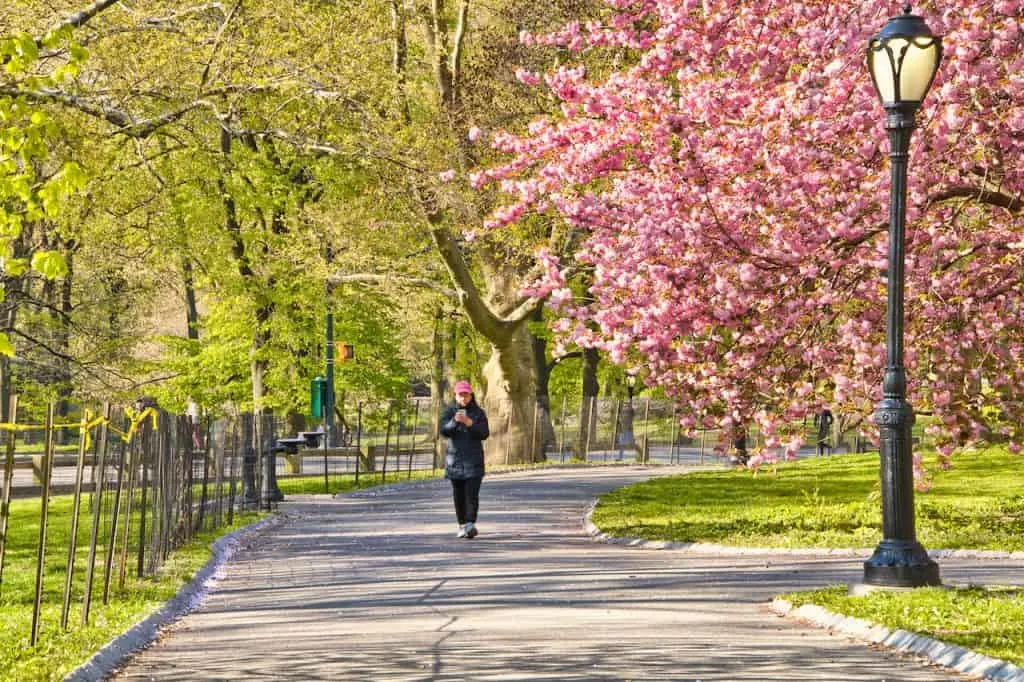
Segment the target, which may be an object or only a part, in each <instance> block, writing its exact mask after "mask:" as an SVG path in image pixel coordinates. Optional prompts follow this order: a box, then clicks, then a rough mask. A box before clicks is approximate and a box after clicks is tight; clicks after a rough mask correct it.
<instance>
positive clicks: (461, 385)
mask: <svg viewBox="0 0 1024 682" xmlns="http://www.w3.org/2000/svg"><path fill="white" fill-rule="evenodd" d="M455 392H456V393H472V392H473V387H472V386H470V385H469V382H468V381H466V380H465V379H463V380H462V381H456V382H455Z"/></svg>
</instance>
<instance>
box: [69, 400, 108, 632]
mask: <svg viewBox="0 0 1024 682" xmlns="http://www.w3.org/2000/svg"><path fill="white" fill-rule="evenodd" d="M110 416H111V407H110V403H106V404H104V405H103V423H102V424H101V425H100V433H99V448H97V452H98V454H97V456H96V469H94V471H98V472H99V476H93V508H92V530H91V532H90V533H89V558H88V559H87V562H88V563H87V564H86V566H85V594H84V595H83V596H82V625H83V626H84V625H88V624H89V608H90V607H91V606H92V578H93V574H94V573H95V571H96V543H97V541H98V540H99V536H100V516H101V514H102V511H103V482H104V474H105V473H106V468H107V448H108V447H109V444H110V442H109V439H110V426H109V424H110ZM81 438H82V440H85V432H84V430H83V433H82V435H81ZM72 525H73V526H75V525H77V524H72ZM71 544H72V547H73V546H74V538H72V540H71ZM68 563H69V564H70V566H74V561H70V562H68ZM70 573H71V570H70V569H69V571H68V578H67V585H68V587H70V586H71V575H70ZM68 592H69V595H70V589H69V590H68Z"/></svg>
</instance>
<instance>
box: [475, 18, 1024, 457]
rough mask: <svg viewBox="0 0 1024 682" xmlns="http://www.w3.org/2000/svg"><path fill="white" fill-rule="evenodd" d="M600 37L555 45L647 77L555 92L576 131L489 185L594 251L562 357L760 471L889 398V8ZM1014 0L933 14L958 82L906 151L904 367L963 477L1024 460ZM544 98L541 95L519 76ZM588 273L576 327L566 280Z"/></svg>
mask: <svg viewBox="0 0 1024 682" xmlns="http://www.w3.org/2000/svg"><path fill="white" fill-rule="evenodd" d="M608 4H609V5H611V6H612V8H615V9H616V10H617V11H616V12H615V13H612V14H611V16H609V17H608V18H607V19H606V20H605V21H604V23H602V24H600V25H598V24H585V25H580V24H578V23H574V24H571V25H569V26H567V27H565V28H564V29H563V30H562V31H559V32H557V33H555V34H552V35H550V36H524V37H525V38H526V40H528V41H532V42H535V43H544V44H560V45H566V46H568V47H570V48H571V49H575V50H584V49H598V48H608V47H611V48H615V49H621V48H628V49H629V50H634V51H636V59H634V60H631V61H630V63H631V64H632V66H630V67H629V68H625V69H623V70H620V71H617V72H614V73H611V74H610V75H607V76H606V77H603V78H591V77H590V76H589V75H588V73H587V71H586V69H585V68H584V67H583V66H582V65H576V66H573V65H569V66H562V67H560V68H559V69H558V70H556V71H554V72H552V73H549V74H547V75H546V76H545V77H544V79H543V80H544V82H545V83H546V85H547V87H548V88H549V89H550V90H551V92H552V93H553V94H554V96H556V97H557V98H559V99H560V100H561V102H562V109H561V112H562V115H561V116H559V117H553V118H550V119H547V118H545V119H538V120H537V121H535V122H533V123H532V124H531V125H530V127H529V129H528V130H527V131H526V132H525V133H524V134H522V135H516V134H510V133H500V134H497V135H495V136H494V137H493V138H492V139H493V146H494V147H495V148H496V149H498V150H500V151H504V152H506V153H507V154H509V160H508V162H507V163H506V164H504V165H502V166H499V167H496V168H491V169H489V170H487V171H485V172H483V173H480V174H478V175H477V176H476V177H475V178H474V183H475V184H476V185H477V186H482V185H485V184H487V183H497V184H498V185H499V186H500V188H501V189H502V190H504V191H505V192H506V193H507V195H508V197H509V199H508V203H507V204H505V205H504V206H502V207H500V208H499V209H498V210H497V211H496V212H495V213H494V215H492V216H491V220H490V221H489V222H488V227H489V228H490V229H500V228H502V227H504V226H508V225H510V224H512V223H515V222H516V221H518V220H520V219H521V218H522V217H523V216H524V215H526V214H528V213H533V212H537V211H544V210H547V211H548V212H551V213H553V214H555V215H557V216H559V217H560V218H561V219H562V220H564V221H565V222H566V224H568V225H569V226H572V227H573V228H575V229H577V230H579V231H581V232H582V234H583V238H582V239H581V242H580V244H581V246H580V248H579V249H578V250H577V251H576V252H575V254H574V256H573V259H574V261H575V262H558V261H555V260H553V259H552V258H551V257H550V256H545V258H546V259H547V261H546V263H545V265H546V267H545V272H546V275H545V276H544V277H543V278H542V279H541V280H540V281H538V282H536V283H535V285H534V286H532V287H531V293H532V294H534V295H538V296H539V295H548V294H553V296H552V301H551V302H552V304H553V305H555V306H557V309H558V310H559V311H560V312H561V314H562V315H563V316H564V319H563V321H562V322H561V323H559V324H558V325H556V331H557V332H558V334H559V339H558V341H559V343H560V344H561V345H562V347H566V346H567V345H569V344H579V345H591V346H596V347H599V348H601V349H603V350H604V351H606V352H608V353H609V355H610V357H611V358H613V359H614V360H615V361H617V362H623V363H626V364H629V365H630V366H632V367H634V368H638V367H643V368H644V372H645V373H646V374H647V379H646V380H647V381H648V383H650V384H656V385H659V386H662V387H663V388H664V389H665V390H666V392H667V393H668V394H669V395H671V396H672V397H673V398H674V399H675V400H677V401H678V402H679V404H680V406H681V408H682V411H683V412H684V413H685V415H686V416H684V417H683V420H682V421H683V425H684V426H686V427H687V428H695V427H696V426H697V425H711V424H714V425H724V426H726V427H727V428H732V429H739V428H741V427H743V426H749V425H753V424H756V425H758V426H759V427H760V429H761V432H762V433H763V434H764V435H765V442H766V445H767V448H766V449H765V450H764V452H760V453H758V461H759V462H771V461H774V459H775V458H776V457H778V456H779V455H780V454H782V455H789V456H791V455H792V454H793V453H794V452H795V450H796V448H797V447H798V446H799V444H800V434H799V432H798V431H797V430H796V429H795V428H794V426H793V425H794V424H800V423H801V422H802V420H803V418H804V416H805V415H807V414H810V413H813V412H814V411H815V410H817V409H818V408H820V406H822V405H825V404H827V405H828V406H829V407H830V408H831V409H832V411H833V412H836V413H842V414H845V415H853V416H859V417H861V418H862V420H863V421H861V428H862V429H863V430H864V432H865V433H866V434H867V435H869V436H872V437H875V436H876V432H875V431H874V427H873V425H872V424H871V423H870V415H871V413H872V412H873V405H874V403H875V402H876V401H877V399H878V398H879V397H880V384H881V376H882V366H883V364H884V356H885V352H884V348H885V295H886V294H885V292H886V282H885V278H884V276H885V269H886V265H887V254H888V246H887V240H888V236H887V234H888V233H887V228H888V205H889V191H890V178H889V162H888V158H887V153H888V143H887V141H886V137H885V131H884V130H883V120H884V115H883V112H882V109H881V106H880V105H879V103H878V99H877V96H876V95H875V93H874V90H873V88H872V85H871V82H870V77H869V76H868V73H867V70H866V67H865V64H864V52H865V46H866V44H867V41H868V39H869V38H870V37H871V35H872V34H874V33H875V32H877V30H878V29H880V28H881V27H882V26H883V25H884V24H885V21H886V20H887V18H888V16H889V14H890V13H891V12H893V11H895V10H896V9H897V8H896V7H895V6H894V4H893V3H892V2H889V1H882V0H864V1H863V2H859V3H838V2H819V1H813V2H812V1H795V2H786V3H782V2H764V1H763V0H728V1H726V0H643V1H628V0H615V1H612V2H609V3H608ZM1022 7H1024V6H1022V5H1021V4H1020V3H1018V2H1006V1H1004V0H960V1H959V2H957V3H950V2H942V3H939V2H924V3H921V6H920V7H918V8H917V10H918V12H919V13H921V14H922V15H924V16H925V17H926V19H927V21H928V23H929V25H930V26H931V28H932V29H933V30H934V31H936V32H937V33H940V34H942V35H944V37H945V38H944V44H945V47H946V58H945V60H944V62H943V64H942V66H941V69H940V71H939V74H938V77H937V78H936V81H935V83H934V84H933V86H932V91H931V92H930V94H929V96H928V99H927V101H926V102H925V106H924V108H923V110H922V111H921V112H920V114H919V125H920V129H919V130H918V132H917V133H916V134H915V138H914V141H913V145H912V149H911V171H910V186H909V192H908V201H909V210H908V223H907V256H906V274H905V281H906V314H905V320H906V332H905V347H906V349H907V350H906V357H905V363H906V365H907V368H908V373H909V381H908V384H909V390H910V395H909V399H910V401H911V403H912V404H913V405H914V406H915V408H917V409H918V410H919V411H922V410H923V411H930V412H933V413H934V415H935V416H936V418H937V419H936V423H935V425H934V426H933V428H932V429H931V434H932V435H933V436H934V437H935V438H937V439H938V442H939V444H940V446H941V451H940V452H941V453H942V456H943V457H945V458H947V459H948V457H949V455H950V454H951V453H952V452H953V449H954V447H955V446H958V445H962V444H965V443H970V442H972V441H976V440H978V439H982V438H988V437H991V436H993V435H996V436H1000V437H1002V438H1005V439H1006V440H1008V441H1009V442H1010V443H1011V448H1012V449H1013V450H1014V451H1018V450H1020V448H1021V445H1020V444H1021V443H1024V369H1022V367H1024V278H1022V277H1021V275H1020V273H1021V272H1022V271H1024V270H1022V266H1024V262H1022V256H1024V239H1022V238H1021V235H1022V234H1024V218H1022V215H1021V209H1022V204H1021V198H1020V197H1021V196H1022V193H1024V163H1022V158H1024V157H1022V152H1024V96H1022V95H1024V75H1022V74H1024V56H1022V55H1024V31H1022V30H1021V28H1020V23H1021V20H1022V18H1024V17H1022V14H1024V10H1022ZM519 77H520V80H523V81H524V82H527V83H532V84H538V85H539V83H540V82H541V77H540V76H539V75H538V74H527V73H522V74H519ZM579 265H584V266H586V267H588V268H589V269H590V270H591V271H592V272H593V283H592V285H591V294H592V296H593V299H594V303H593V304H591V305H586V306H579V305H576V304H575V303H574V301H573V299H572V297H571V296H568V295H565V294H564V293H559V292H564V291H567V290H566V287H565V281H564V270H565V268H568V267H576V266H579Z"/></svg>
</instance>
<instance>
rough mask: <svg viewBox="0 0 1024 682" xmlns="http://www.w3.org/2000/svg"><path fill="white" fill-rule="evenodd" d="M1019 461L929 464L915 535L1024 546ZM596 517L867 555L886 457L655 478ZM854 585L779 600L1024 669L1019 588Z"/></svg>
mask: <svg viewBox="0 0 1024 682" xmlns="http://www.w3.org/2000/svg"><path fill="white" fill-rule="evenodd" d="M928 459H929V458H928V457H927V456H926V462H927V461H928ZM1022 465H1024V458H1021V457H1019V456H1013V455H1010V454H1008V453H1007V452H1006V451H1005V449H1002V448H991V449H989V450H986V451H984V452H969V453H963V454H960V455H957V456H956V457H955V458H954V463H953V469H952V470H950V471H938V470H937V467H933V471H932V475H933V477H934V485H933V486H932V488H931V489H930V490H929V491H927V492H918V493H916V494H915V500H914V501H915V509H916V516H917V535H918V539H919V540H920V541H921V543H922V544H923V545H924V546H925V547H926V548H928V549H988V550H1007V551H1021V550H1024V477H1022V476H1021V467H1022ZM593 521H594V523H595V524H596V525H597V526H598V527H599V528H601V529H602V530H603V531H605V532H607V533H610V534H612V535H617V536H629V537H642V538H646V539H650V540H675V541H685V542H711V543H718V544H723V545H737V546H748V547H750V546H754V547H779V548H789V547H851V548H863V549H865V550H866V551H867V550H870V549H871V548H873V547H874V546H875V545H877V544H878V541H879V540H881V499H880V494H879V463H878V455H877V454H871V455H844V456H841V457H829V458H815V459H809V460H802V461H799V462H794V463H788V464H784V465H782V466H780V467H779V468H778V471H777V472H776V473H772V472H761V473H759V474H757V475H753V474H751V473H750V472H745V471H741V470H733V471H722V472H701V473H694V474H688V475H685V476H674V477H669V478H661V479H656V480H652V481H647V482H644V483H639V484H636V485H633V486H629V487H627V488H624V489H621V490H617V491H615V492H612V493H610V494H608V495H605V496H604V497H602V498H601V500H600V502H599V504H598V506H597V508H596V509H595V512H594V516H593ZM940 564H941V562H940ZM857 577H858V576H851V578H852V579H856V578H857ZM847 589H848V588H847V587H846V586H838V587H832V588H828V589H825V590H818V591H814V592H805V593H796V594H787V595H783V597H784V598H785V599H787V600H789V601H790V602H792V603H793V604H794V605H795V606H800V605H802V604H817V605H819V606H822V607H824V608H826V609H829V610H830V611H833V612H835V613H841V614H843V615H847V616H856V617H859V618H864V619H866V620H868V621H871V622H874V623H879V624H882V625H885V626H887V627H889V628H894V629H895V628H899V629H903V630H908V631H911V632H917V633H920V634H923V635H926V636H929V637H933V638H935V639H938V640H941V641H944V642H949V643H952V644H958V645H960V646H964V647H967V648H969V649H972V650H974V651H978V652H980V653H983V654H986V655H988V656H993V657H996V658H1001V659H1004V660H1008V661H1011V662H1013V663H1015V664H1017V665H1024V590H1022V589H1018V588H1006V587H1003V588H994V589H987V590H986V589H984V588H980V587H976V588H970V589H955V590H945V589H935V588H928V589H919V590H913V591H910V592H899V593H893V592H883V591H878V592H872V593H870V594H868V595H866V596H863V597H850V596H847Z"/></svg>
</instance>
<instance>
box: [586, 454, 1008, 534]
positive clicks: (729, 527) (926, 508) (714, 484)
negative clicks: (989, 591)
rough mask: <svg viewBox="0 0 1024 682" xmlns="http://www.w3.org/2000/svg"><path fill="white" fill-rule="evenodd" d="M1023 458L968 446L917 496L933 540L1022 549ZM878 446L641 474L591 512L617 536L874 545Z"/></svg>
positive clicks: (920, 522) (921, 523) (921, 529)
mask: <svg viewBox="0 0 1024 682" xmlns="http://www.w3.org/2000/svg"><path fill="white" fill-rule="evenodd" d="M1021 464H1024V460H1022V459H1021V458H1020V457H1017V456H1014V455H1010V454H1008V453H1007V452H1006V451H1005V450H1004V449H1000V448H992V449H989V450H987V451H984V452H975V453H965V454H962V455H959V456H958V457H956V458H955V461H954V468H953V469H952V470H950V471H938V470H934V471H933V472H932V475H933V476H934V485H933V487H932V488H931V490H929V491H927V492H918V493H917V494H916V495H915V508H916V517H917V535H918V539H919V540H921V542H922V544H923V545H924V546H925V547H927V548H929V549H939V548H948V549H956V548H963V549H993V550H1009V551H1015V550H1024V479H1022V478H1021V477H1020V467H1021ZM879 487H880V486H879V462H878V455H877V454H868V455H843V456H835V457H825V458H815V459H808V460H801V461H798V462H792V463H787V464H783V465H780V466H779V468H778V470H777V471H776V472H771V471H762V472H760V473H758V474H756V475H755V474H751V473H750V472H748V471H744V470H730V471H720V472H700V473H692V474H687V475H684V476H674V477H667V478H658V479H654V480H651V481H647V482H644V483H638V484H636V485H632V486H629V487H626V488H623V489H620V490H617V491H615V492H612V493H610V494H608V495H605V496H603V497H602V498H601V500H600V502H599V504H598V505H597V508H596V510H595V512H594V516H593V521H594V523H595V524H596V525H597V526H598V527H599V528H601V530H603V531H605V532H606V533H609V534H611V535H616V536H629V537H641V538H646V539H650V540H673V541H680V542H711V543H718V544H724V545H739V546H754V547H854V548H870V547H874V546H875V545H876V544H877V543H878V541H879V540H880V539H881V537H880V534H881V530H880V528H881V499H880V493H879Z"/></svg>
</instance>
